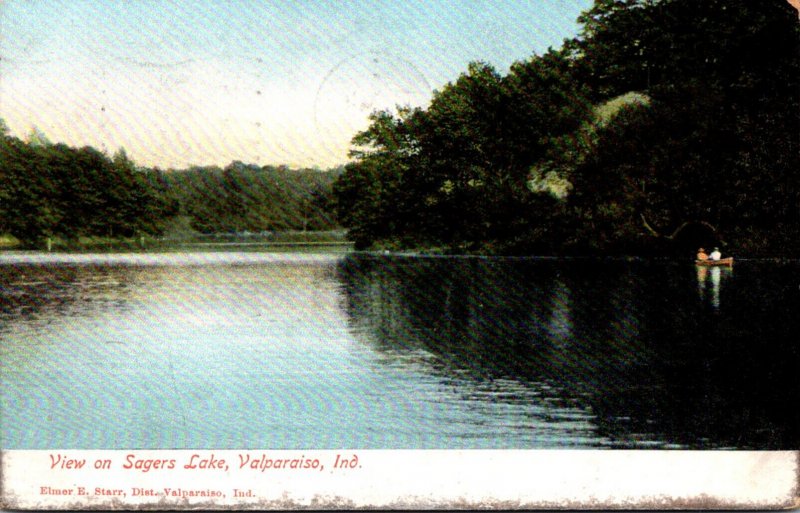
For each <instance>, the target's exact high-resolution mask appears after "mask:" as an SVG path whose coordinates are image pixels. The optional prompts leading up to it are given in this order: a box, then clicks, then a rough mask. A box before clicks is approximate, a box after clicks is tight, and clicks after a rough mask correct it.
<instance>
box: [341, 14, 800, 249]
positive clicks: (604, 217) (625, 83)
mask: <svg viewBox="0 0 800 513" xmlns="http://www.w3.org/2000/svg"><path fill="white" fill-rule="evenodd" d="M579 21H580V22H581V23H582V25H583V30H582V32H581V34H580V35H579V36H578V37H577V38H575V39H574V40H569V41H565V43H564V45H563V46H562V48H560V49H555V50H553V49H551V50H550V51H548V52H547V53H545V54H544V55H535V56H533V57H532V58H530V59H528V60H527V61H525V62H518V63H516V64H515V65H513V66H512V67H511V69H510V70H509V72H508V73H507V74H506V75H501V74H499V73H498V72H496V71H495V70H494V69H493V68H492V67H491V66H488V65H485V64H481V63H475V64H472V65H470V67H469V68H468V70H467V71H466V72H464V73H463V74H462V75H461V76H460V77H459V78H458V79H457V80H456V81H454V82H452V83H449V84H447V85H446V86H445V87H444V88H442V90H440V91H437V92H435V93H434V96H433V98H432V100H431V103H430V105H429V106H428V107H427V108H426V109H406V108H399V109H397V111H395V112H390V111H384V112H377V113H375V114H374V115H373V116H372V124H371V126H370V127H369V128H368V129H367V130H365V131H364V132H362V133H359V134H358V135H356V136H355V138H354V139H353V143H354V146H355V149H354V151H353V152H352V156H353V157H354V162H353V163H351V164H350V165H348V166H347V167H346V169H345V172H344V173H343V174H342V176H341V177H340V179H339V180H338V181H337V183H336V184H335V192H336V197H337V209H338V213H339V216H340V219H341V221H342V223H343V224H344V225H345V226H347V227H348V228H349V229H350V236H351V237H352V238H353V240H354V241H355V242H356V244H357V246H359V247H369V246H374V245H384V246H387V245H389V246H399V247H415V246H416V247H418V246H423V247H443V248H446V249H448V250H453V251H485V252H509V253H521V252H525V253H530V252H580V253H586V252H604V253H609V252H612V253H643V252H664V251H673V250H678V249H681V250H685V249H687V248H690V247H692V246H694V245H695V244H703V243H705V244H712V243H728V244H729V245H730V247H735V248H736V249H737V251H740V252H746V253H749V254H755V253H759V252H764V253H780V254H785V253H787V252H790V253H792V254H800V228H798V223H797V219H798V217H799V216H800V23H798V20H797V13H796V11H794V10H793V9H792V8H791V7H790V6H789V5H788V4H787V3H786V2H785V1H783V0H765V1H763V2H750V1H747V0H701V1H697V0H661V1H659V0H596V2H595V5H594V6H593V7H592V8H591V9H590V10H589V11H587V12H586V13H584V15H583V16H582V17H581V18H580V20H579Z"/></svg>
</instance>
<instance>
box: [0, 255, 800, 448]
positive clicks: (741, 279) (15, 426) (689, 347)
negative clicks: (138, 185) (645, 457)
mask: <svg viewBox="0 0 800 513" xmlns="http://www.w3.org/2000/svg"><path fill="white" fill-rule="evenodd" d="M799 286H800V264H798V263H797V262H784V263H775V262H756V261H752V262H741V263H737V265H736V266H735V268H734V269H733V270H729V269H708V270H705V269H702V270H700V269H696V268H695V266H694V265H692V264H691V263H689V262H680V263H676V262H669V261H614V260H608V261H602V260H555V259H503V258H497V259H490V258H449V257H448V258H414V257H396V256H394V257H393V256H383V255H380V256H377V255H363V254H350V255H342V254H338V255H337V254H327V255H326V254H293V253H259V252H246V253H236V252H217V253H188V254H187V253H165V254H105V255H63V254H52V255H51V254H31V253H26V254H25V253H3V254H0V305H1V309H0V340H1V341H2V347H0V350H1V351H2V353H1V354H0V357H1V359H0V362H2V363H1V365H2V368H1V369H0V370H2V373H1V375H0V379H1V380H2V392H1V393H2V403H0V406H1V407H2V410H0V411H1V413H2V416H1V417H0V423H2V444H1V445H2V447H3V448H5V449H44V448H65V449H67V448H102V449H117V448H120V449H121V448H163V449H181V448H197V449H200V448H217V449H267V448H271V449H306V448H317V449H338V448H361V449H367V448H388V449H396V448H441V449H452V448H519V449H536V448H680V449H716V448H735V449H797V448H800V414H799V413H798V411H799V410H798V408H797V404H798V402H799V400H800V380H798V374H797V372H798V368H800V365H799V364H800V351H798V341H797V339H798V334H800V330H799V329H798V328H800V315H798V314H800V312H798V308H797V307H798V305H800V287H799Z"/></svg>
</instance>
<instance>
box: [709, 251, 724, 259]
mask: <svg viewBox="0 0 800 513" xmlns="http://www.w3.org/2000/svg"><path fill="white" fill-rule="evenodd" d="M708 257H709V258H710V259H711V260H719V259H720V258H722V253H720V252H719V248H714V251H712V252H711V254H710V255H708Z"/></svg>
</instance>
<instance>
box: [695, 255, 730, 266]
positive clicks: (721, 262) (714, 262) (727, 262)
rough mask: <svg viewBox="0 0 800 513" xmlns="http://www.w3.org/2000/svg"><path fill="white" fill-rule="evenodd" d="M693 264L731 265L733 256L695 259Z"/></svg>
mask: <svg viewBox="0 0 800 513" xmlns="http://www.w3.org/2000/svg"><path fill="white" fill-rule="evenodd" d="M694 263H695V265H699V266H703V267H717V266H721V267H733V257H728V258H720V259H719V260H711V259H710V258H709V259H708V260H695V261H694Z"/></svg>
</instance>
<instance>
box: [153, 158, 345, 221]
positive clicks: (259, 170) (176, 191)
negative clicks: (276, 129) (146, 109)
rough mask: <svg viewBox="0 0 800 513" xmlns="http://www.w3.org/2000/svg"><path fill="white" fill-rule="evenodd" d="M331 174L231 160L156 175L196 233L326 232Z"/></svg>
mask: <svg viewBox="0 0 800 513" xmlns="http://www.w3.org/2000/svg"><path fill="white" fill-rule="evenodd" d="M336 174H337V172H336V171H335V170H332V171H328V172H321V171H315V170H310V169H302V170H293V169H288V168H286V167H274V166H264V167H259V166H256V165H253V164H243V163H241V162H233V163H232V164H230V165H229V166H227V167H225V168H224V169H221V168H218V167H194V168H189V169H187V170H182V171H172V172H166V173H163V174H162V177H163V180H164V183H165V185H166V189H167V191H168V195H169V196H170V197H171V198H172V199H173V200H174V201H175V202H176V203H177V204H178V205H180V210H181V214H182V215H183V216H186V217H187V218H188V220H189V224H190V226H191V228H192V229H194V230H195V231H198V232H200V233H242V232H252V233H258V232H264V231H281V230H331V229H333V228H335V227H336V224H335V222H334V221H333V219H332V217H333V216H332V215H331V214H330V213H329V211H330V209H329V205H328V204H329V202H330V191H331V187H332V182H333V179H334V177H335V176H336Z"/></svg>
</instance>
